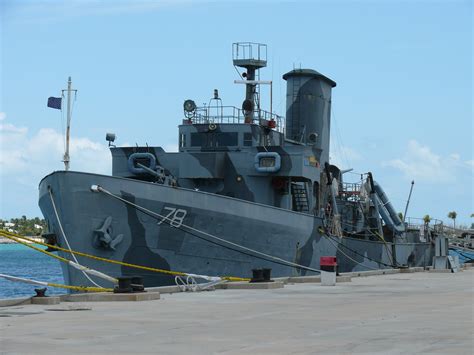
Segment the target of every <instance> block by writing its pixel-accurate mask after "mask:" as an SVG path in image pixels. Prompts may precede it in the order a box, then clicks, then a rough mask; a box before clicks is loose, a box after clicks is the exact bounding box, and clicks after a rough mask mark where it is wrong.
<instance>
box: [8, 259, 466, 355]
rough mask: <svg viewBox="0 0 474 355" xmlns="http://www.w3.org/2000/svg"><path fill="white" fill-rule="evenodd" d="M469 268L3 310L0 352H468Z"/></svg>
mask: <svg viewBox="0 0 474 355" xmlns="http://www.w3.org/2000/svg"><path fill="white" fill-rule="evenodd" d="M473 305H474V269H472V268H471V269H467V270H465V271H463V272H459V273H451V274H446V273H431V272H416V273H393V274H386V275H381V276H367V277H354V276H353V277H352V280H351V282H344V283H340V284H337V285H336V286H331V287H324V286H321V284H320V283H309V282H298V283H287V284H285V285H284V287H283V288H276V289H258V290H252V289H217V290H215V291H210V292H196V293H193V292H186V293H173V294H168V293H161V299H159V300H150V301H146V302H127V301H122V302H61V304H59V305H38V304H28V305H10V306H6V307H1V308H0V353H2V354H3V353H48V354H52V353H55V354H60V353H93V354H96V353H134V354H140V353H155V354H157V353H160V354H169V353H176V354H182V353H190V354H191V353H192V354H210V353H225V354H241V353H251V354H262V353H263V354H289V353H297V354H314V353H327V354H335V353H336V354H341V353H363V354H367V353H383V354H399V353H404V354H413V353H421V352H425V353H438V354H472V353H473V352H474V344H473V336H472V334H474V326H473Z"/></svg>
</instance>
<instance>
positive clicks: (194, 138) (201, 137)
mask: <svg viewBox="0 0 474 355" xmlns="http://www.w3.org/2000/svg"><path fill="white" fill-rule="evenodd" d="M206 138H207V137H206V133H191V146H192V147H203V146H205V145H206V144H205V143H206V141H207V139H206Z"/></svg>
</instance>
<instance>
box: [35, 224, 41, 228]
mask: <svg viewBox="0 0 474 355" xmlns="http://www.w3.org/2000/svg"><path fill="white" fill-rule="evenodd" d="M35 228H36V229H43V227H42V226H40V225H39V224H35Z"/></svg>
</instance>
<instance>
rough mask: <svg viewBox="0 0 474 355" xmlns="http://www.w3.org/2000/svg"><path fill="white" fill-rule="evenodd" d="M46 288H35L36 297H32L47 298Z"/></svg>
mask: <svg viewBox="0 0 474 355" xmlns="http://www.w3.org/2000/svg"><path fill="white" fill-rule="evenodd" d="M46 290H47V288H46V287H45V288H35V292H36V296H33V297H48V296H46Z"/></svg>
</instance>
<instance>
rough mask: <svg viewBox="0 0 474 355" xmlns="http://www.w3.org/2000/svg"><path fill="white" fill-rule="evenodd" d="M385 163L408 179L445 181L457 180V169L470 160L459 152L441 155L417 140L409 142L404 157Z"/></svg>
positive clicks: (464, 166)
mask: <svg viewBox="0 0 474 355" xmlns="http://www.w3.org/2000/svg"><path fill="white" fill-rule="evenodd" d="M383 165H384V166H390V167H393V168H395V169H397V170H399V171H401V172H402V173H403V174H404V176H405V177H406V178H407V179H415V180H421V181H428V182H444V183H446V182H453V181H455V180H456V173H457V171H458V170H459V169H466V168H468V167H469V163H468V162H463V161H461V156H460V155H459V154H458V153H452V154H449V155H448V156H441V155H438V154H436V153H434V152H432V151H431V148H430V147H428V146H426V145H422V144H421V143H419V142H418V141H416V140H410V141H409V142H408V146H407V149H406V151H405V153H404V155H403V157H401V158H398V159H393V160H390V161H387V162H384V163H383Z"/></svg>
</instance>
